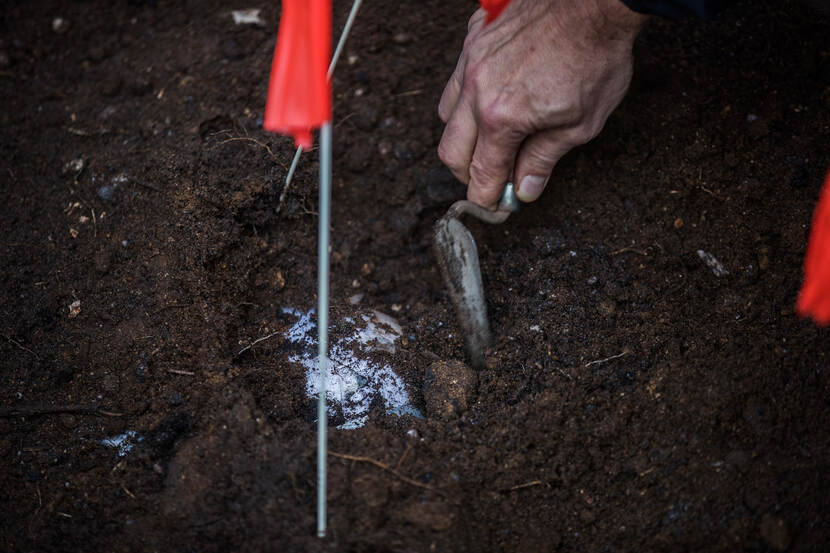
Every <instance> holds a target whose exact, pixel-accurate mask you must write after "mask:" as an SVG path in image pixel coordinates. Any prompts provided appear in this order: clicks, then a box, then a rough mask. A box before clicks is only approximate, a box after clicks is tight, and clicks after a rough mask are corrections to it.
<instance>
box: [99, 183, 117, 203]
mask: <svg viewBox="0 0 830 553" xmlns="http://www.w3.org/2000/svg"><path fill="white" fill-rule="evenodd" d="M98 197H99V198H101V199H102V200H104V201H105V202H107V203H111V202H113V201H115V187H113V186H110V185H108V184H105V185H104V186H102V187H101V188H99V189H98Z"/></svg>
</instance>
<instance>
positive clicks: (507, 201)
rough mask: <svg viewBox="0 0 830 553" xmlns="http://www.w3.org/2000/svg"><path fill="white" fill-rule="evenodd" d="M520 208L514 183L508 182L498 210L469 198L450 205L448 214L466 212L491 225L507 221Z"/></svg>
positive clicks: (453, 214)
mask: <svg viewBox="0 0 830 553" xmlns="http://www.w3.org/2000/svg"><path fill="white" fill-rule="evenodd" d="M518 210H519V199H518V198H517V197H516V192H514V191H513V183H512V182H508V183H507V184H506V185H505V187H504V192H502V194H501V200H499V208H498V209H497V210H496V211H490V210H489V209H485V208H483V207H481V206H480V205H478V204H474V203H473V202H471V201H469V200H458V201H457V202H455V203H454V204H452V205H451V206H450V209H449V211H447V216H448V217H461V216H462V215H464V214H468V215H472V216H473V217H475V218H476V219H478V220H479V221H484V222H485V223H490V224H491V225H498V224H499V223H503V222H505V221H506V220H507V218H508V217H510V214H511V213H513V212H515V211H518Z"/></svg>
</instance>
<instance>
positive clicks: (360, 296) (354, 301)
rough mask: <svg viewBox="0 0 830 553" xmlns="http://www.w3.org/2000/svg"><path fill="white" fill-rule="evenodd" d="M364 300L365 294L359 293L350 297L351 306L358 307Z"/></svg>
mask: <svg viewBox="0 0 830 553" xmlns="http://www.w3.org/2000/svg"><path fill="white" fill-rule="evenodd" d="M362 299H363V293H357V294H354V295H352V296H349V305H357V304H358V303H360V301H361V300H362Z"/></svg>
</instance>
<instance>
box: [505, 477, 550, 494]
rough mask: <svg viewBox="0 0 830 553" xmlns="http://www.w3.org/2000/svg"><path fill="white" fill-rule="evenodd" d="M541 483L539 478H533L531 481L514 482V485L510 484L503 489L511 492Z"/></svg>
mask: <svg viewBox="0 0 830 553" xmlns="http://www.w3.org/2000/svg"><path fill="white" fill-rule="evenodd" d="M541 484H542V481H541V480H534V481H532V482H525V483H524V484H516V485H515V486H510V487H509V488H507V489H506V490H505V491H508V492H512V491H514V490H521V489H523V488H531V487H533V486H540V485H541Z"/></svg>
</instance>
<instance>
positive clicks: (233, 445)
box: [0, 0, 830, 552]
mask: <svg viewBox="0 0 830 553" xmlns="http://www.w3.org/2000/svg"><path fill="white" fill-rule="evenodd" d="M112 4H114V5H112ZM272 4H273V3H271V4H268V3H266V4H264V5H262V6H261V7H263V12H262V17H263V18H264V19H265V21H266V22H267V25H266V26H265V27H255V26H235V25H234V23H233V21H232V20H231V17H230V14H229V11H230V8H231V7H234V8H236V7H245V6H229V5H228V4H227V3H226V2H216V1H214V2H166V1H165V2H158V3H157V2H151V1H145V2H141V1H130V2H124V1H120V2H117V3H110V2H97V1H95V2H94V1H78V0H76V1H72V2H46V1H44V2H32V3H29V2H18V3H14V5H11V6H6V7H5V8H4V9H3V10H2V15H0V29H2V33H1V34H0V36H1V37H2V38H1V39H0V96H1V97H2V105H3V109H2V112H0V117H2V130H0V155H2V158H3V160H4V163H3V164H2V170H1V171H0V182H2V192H3V196H2V201H3V205H2V207H0V225H1V226H2V228H3V233H4V234H3V237H2V241H0V266H2V272H0V278H2V284H3V288H4V290H5V293H4V294H3V295H2V297H0V332H1V333H2V336H0V359H2V361H0V363H1V364H0V366H1V367H2V377H3V392H2V399H1V400H0V415H2V417H0V458H2V463H3V467H4V470H3V471H2V474H1V475H0V513H2V515H0V537H2V544H3V549H4V550H6V551H41V552H43V551H200V552H202V551H306V550H308V551H320V550H326V551H411V552H415V551H522V552H526V551H554V550H556V551H572V552H577V551H578V552H584V551H604V552H613V551H682V550H692V551H704V550H705V551H738V550H747V551H775V550H781V551H783V550H789V551H826V550H827V547H828V543H830V529H828V516H827V513H828V507H829V506H830V505H828V503H830V499H828V491H830V486H828V484H830V483H829V482H828V478H830V476H828V474H830V473H828V468H829V467H828V463H830V461H829V460H830V444H829V443H828V438H829V437H830V428H828V425H827V423H826V420H825V417H826V415H827V413H828V398H830V390H828V384H830V372H828V368H830V363H828V357H827V355H828V352H830V335H828V331H827V330H821V329H818V328H816V327H815V326H814V325H813V324H811V323H810V322H808V321H805V320H802V319H799V318H798V317H797V316H795V314H794V312H793V305H794V302H795V298H796V294H797V291H798V288H799V285H800V280H801V263H802V258H803V254H804V250H805V245H806V237H807V232H808V227H809V222H810V217H811V211H812V208H813V204H814V201H815V199H816V197H817V195H818V190H819V186H820V183H821V181H822V178H823V174H824V172H825V170H826V169H827V167H828V164H830V148H828V145H830V40H828V38H827V37H828V30H830V27H828V20H827V19H826V18H823V17H822V16H820V15H819V14H817V13H816V12H813V11H810V9H809V8H808V7H807V6H806V5H804V4H802V3H797V2H776V1H772V0H770V1H767V2H761V3H747V4H745V5H740V6H736V7H735V8H733V9H732V10H730V11H727V12H726V13H724V14H723V15H722V16H721V17H720V18H719V19H718V20H716V21H714V22H709V23H702V22H697V21H689V22H684V23H670V22H661V21H656V22H654V24H652V25H651V26H650V28H649V29H648V30H647V31H646V33H645V34H644V35H643V36H642V38H641V40H640V42H639V43H638V46H637V49H636V53H637V60H638V61H637V68H636V76H635V82H634V84H633V87H632V90H631V92H630V94H629V95H628V97H627V99H626V100H625V102H624V104H623V106H621V108H620V109H618V110H617V111H616V112H615V113H614V115H612V117H611V119H610V120H609V121H608V124H607V126H606V129H605V131H604V132H603V133H602V134H601V136H600V137H599V138H597V139H596V140H595V141H594V142H592V143H591V144H590V145H588V146H586V147H583V148H581V149H579V150H577V151H575V152H573V153H572V154H570V155H569V156H568V157H567V158H566V159H565V160H563V162H562V163H561V164H560V165H559V166H558V167H557V169H556V171H555V174H554V176H553V178H552V181H551V182H552V183H553V184H552V185H551V186H550V187H549V188H550V189H549V190H548V192H547V193H546V194H545V195H544V197H543V198H542V199H541V200H540V201H539V202H537V203H536V204H534V205H532V206H528V207H527V208H526V209H525V210H523V211H522V212H521V213H519V214H518V215H517V216H515V217H512V218H511V220H510V221H508V223H506V224H505V225H504V226H501V227H497V228H496V227H492V228H485V227H483V226H481V225H478V226H473V231H474V233H475V234H476V236H477V240H478V244H479V250H480V254H481V261H482V268H483V273H484V279H485V286H486V288H487V290H488V301H489V309H490V316H491V323H492V326H493V328H494V330H495V334H496V345H495V348H494V350H493V352H492V353H491V354H490V355H489V356H488V359H487V367H488V368H487V369H486V370H484V371H482V372H480V373H478V374H477V376H476V377H475V378H466V379H465V382H472V383H473V384H474V389H472V388H471V389H465V390H461V391H460V392H459V391H458V390H455V391H453V390H452V389H450V390H445V388H446V387H447V386H449V384H447V382H448V381H447V380H446V379H445V380H441V381H440V382H439V384H435V379H436V378H438V377H437V376H436V374H438V375H439V376H440V375H446V367H452V366H453V364H452V361H453V360H464V351H463V340H462V337H461V336H460V335H459V334H458V328H457V323H456V321H455V319H454V315H453V313H452V311H451V306H450V303H449V298H448V297H447V295H446V292H445V290H444V288H443V283H442V281H441V277H440V274H439V271H438V269H437V267H436V264H435V261H434V259H433V257H432V253H431V249H430V234H431V227H432V224H433V222H434V221H435V220H436V219H437V218H438V217H439V216H440V215H441V214H442V213H443V212H444V211H445V210H446V209H447V207H448V206H449V204H450V203H451V201H452V200H454V199H456V198H459V197H461V196H462V195H463V187H460V186H459V185H458V184H456V183H455V182H454V181H453V179H452V178H451V176H449V173H448V172H447V171H445V170H444V169H442V167H441V164H440V162H439V161H438V159H437V156H436V154H435V149H436V145H437V143H438V140H439V138H440V135H441V132H442V125H441V123H440V121H439V120H438V118H437V115H436V113H435V112H436V106H437V101H438V98H439V97H440V94H441V90H442V88H443V84H444V82H445V79H446V78H447V77H448V76H449V74H450V73H451V70H452V68H453V66H454V63H455V59H456V57H457V55H458V52H459V49H460V46H461V43H462V41H463V37H464V33H465V30H466V22H467V17H468V15H469V13H470V12H471V10H472V8H473V4H472V3H462V4H456V3H453V2H443V1H438V0H429V1H426V2H402V3H398V2H381V1H378V0H369V1H368V2H367V3H366V5H365V6H364V8H363V9H362V11H361V13H360V15H359V17H358V20H357V23H356V25H355V28H354V33H353V37H352V38H351V40H350V42H349V45H348V47H347V49H346V52H345V55H344V58H343V62H342V63H341V65H340V67H339V68H338V70H337V73H336V75H335V79H334V89H335V95H336V100H335V121H336V128H335V140H336V146H335V154H336V163H335V190H334V209H333V222H332V225H333V242H334V244H333V253H332V268H333V275H332V298H331V299H332V304H333V311H334V312H335V314H336V315H337V316H338V317H342V316H346V315H348V314H349V313H352V312H354V310H355V309H357V308H356V307H354V306H352V305H350V303H349V301H348V298H349V297H350V296H352V295H353V294H355V293H363V294H364V297H363V299H362V301H361V303H360V305H359V307H360V308H361V309H363V308H367V309H368V308H374V309H377V310H379V311H383V312H386V313H389V314H392V315H394V316H396V317H397V318H398V320H399V321H400V323H401V324H402V326H403V327H404V338H403V339H402V340H401V341H400V343H399V346H400V348H399V349H398V352H397V354H396V357H395V363H394V368H395V370H396V371H397V373H398V374H399V375H400V376H401V377H402V378H404V379H405V381H406V383H407V386H408V390H409V393H410V394H411V396H412V397H413V398H414V402H415V404H416V405H417V406H418V407H419V408H420V409H421V410H422V411H424V412H425V413H426V417H425V418H424V419H421V420H419V419H415V418H413V417H411V416H404V417H400V418H399V417H397V416H394V415H386V414H385V413H384V409H383V408H382V406H381V407H376V408H374V409H373V412H372V413H371V415H370V417H369V422H368V424H367V425H366V426H365V427H364V428H361V429H358V430H349V431H346V430H336V429H332V431H331V435H330V444H331V448H332V450H334V451H335V452H337V453H340V454H345V455H351V456H358V457H365V458H370V459H372V460H375V461H377V462H380V463H383V464H385V465H388V466H390V467H393V468H394V470H395V472H396V473H392V472H389V471H385V470H382V469H381V468H380V467H379V466H378V465H376V464H372V463H371V462H367V461H365V460H350V459H346V458H343V457H335V456H332V457H331V459H330V465H329V466H330V480H329V481H330V491H329V514H330V519H329V524H330V532H329V537H328V538H327V539H326V540H324V541H321V540H318V539H317V538H316V537H314V534H315V504H314V501H315V497H316V468H315V459H316V453H315V443H314V437H315V424H314V418H315V415H314V412H313V400H310V399H308V398H307V397H306V394H305V392H304V386H305V376H304V373H303V369H302V367H298V366H297V365H295V364H292V363H290V362H289V361H288V357H289V354H290V348H289V347H288V344H287V343H286V340H285V338H284V337H283V335H282V333H281V331H284V330H285V329H286V328H287V327H288V325H289V324H290V323H291V321H289V320H287V318H286V317H285V316H284V315H283V314H282V311H281V309H282V308H283V307H294V308H297V309H303V310H307V309H309V308H311V307H313V306H314V305H315V303H316V297H315V294H316V287H315V279H316V259H315V256H316V225H317V217H316V214H315V211H316V171H317V165H316V160H315V155H314V153H312V154H311V155H308V156H306V157H305V158H304V160H303V162H302V164H301V168H300V170H299V173H298V178H297V181H296V187H294V188H293V189H292V190H290V191H289V193H288V195H287V201H286V203H285V205H284V207H283V209H282V210H280V211H279V212H278V206H279V196H280V193H281V192H282V182H283V179H284V176H285V173H286V165H287V163H288V162H289V161H290V159H291V155H292V154H293V148H292V145H291V143H290V141H289V140H288V139H286V138H284V137H278V136H274V135H269V134H266V133H264V132H263V131H262V129H261V117H262V112H263V106H264V96H265V84H266V81H267V75H268V71H269V68H270V62H271V55H272V51H273V45H274V37H275V29H276V23H277V21H278V13H279V12H278V7H277V6H274V5H272ZM348 8H349V5H348V3H347V2H338V3H337V5H336V7H335V28H336V29H339V28H340V26H342V23H343V21H344V19H345V15H346V13H347V11H348ZM56 17H62V18H63V19H64V20H65V21H66V22H68V28H64V27H63V26H59V31H61V32H56V31H53V19H54V18H56ZM78 159H80V160H82V165H81V164H80V163H76V164H74V165H73V164H72V163H71V162H72V160H78ZM698 250H702V251H705V252H708V253H709V254H711V255H713V256H714V257H715V258H717V259H718V260H719V261H720V262H721V263H722V264H723V267H724V268H725V270H726V271H728V274H726V275H724V276H720V277H718V276H716V275H715V274H714V272H713V270H712V269H711V268H709V267H708V266H707V265H705V264H704V262H703V261H702V260H701V258H700V257H699V255H698V253H697V251H698ZM76 301H79V302H80V303H79V304H78V303H75V304H74V307H73V308H72V310H71V309H70V305H72V304H73V303H74V302H76ZM78 308H79V309H80V311H79V312H78ZM274 333H276V334H275V335H274V336H271V337H270V338H268V339H266V340H262V341H260V342H258V343H256V344H255V345H253V347H251V348H250V349H247V350H245V351H243V352H242V353H239V352H240V350H243V348H245V346H247V345H250V344H251V343H252V342H253V341H254V340H256V339H258V338H262V337H266V336H269V335H272V334H274ZM439 360H440V361H443V362H445V363H444V364H442V365H440V367H443V369H442V370H444V372H441V371H438V370H437V368H438V366H436V370H432V369H430V366H431V365H433V363H435V362H436V361H439ZM447 363H449V364H447ZM462 369H463V367H462V368H461V369H459V370H462ZM441 378H444V377H443V376H442V377H441ZM425 386H427V389H428V393H426V396H429V398H428V399H429V401H427V399H425V392H424V390H425ZM442 386H443V387H442ZM442 390H445V391H443V392H442ZM441 393H445V394H448V395H449V396H452V394H456V396H452V397H450V399H453V398H454V399H453V402H452V405H451V406H450V407H449V408H444V407H446V405H444V406H443V407H442V406H441V401H440V394H441ZM436 394H439V396H438V399H436ZM456 400H458V401H456ZM434 402H437V403H436V404H437V405H438V407H436V408H430V407H429V405H428V403H429V404H432V403H434ZM332 424H333V425H334V424H337V421H336V420H332ZM411 429H415V431H416V432H417V435H418V437H416V438H412V437H411V435H410V434H412V433H409V431H410V430H411ZM126 430H134V431H135V432H137V433H138V435H140V436H142V437H143V440H142V441H141V442H139V443H137V444H136V445H135V447H134V449H133V450H132V451H131V452H129V453H128V454H127V455H125V456H123V457H119V456H118V454H117V452H116V451H115V450H114V449H113V448H110V447H106V446H105V445H102V444H101V440H102V439H103V438H106V437H111V436H114V435H118V434H121V433H122V432H124V431H126ZM413 481H414V482H415V484H419V485H415V484H413Z"/></svg>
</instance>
